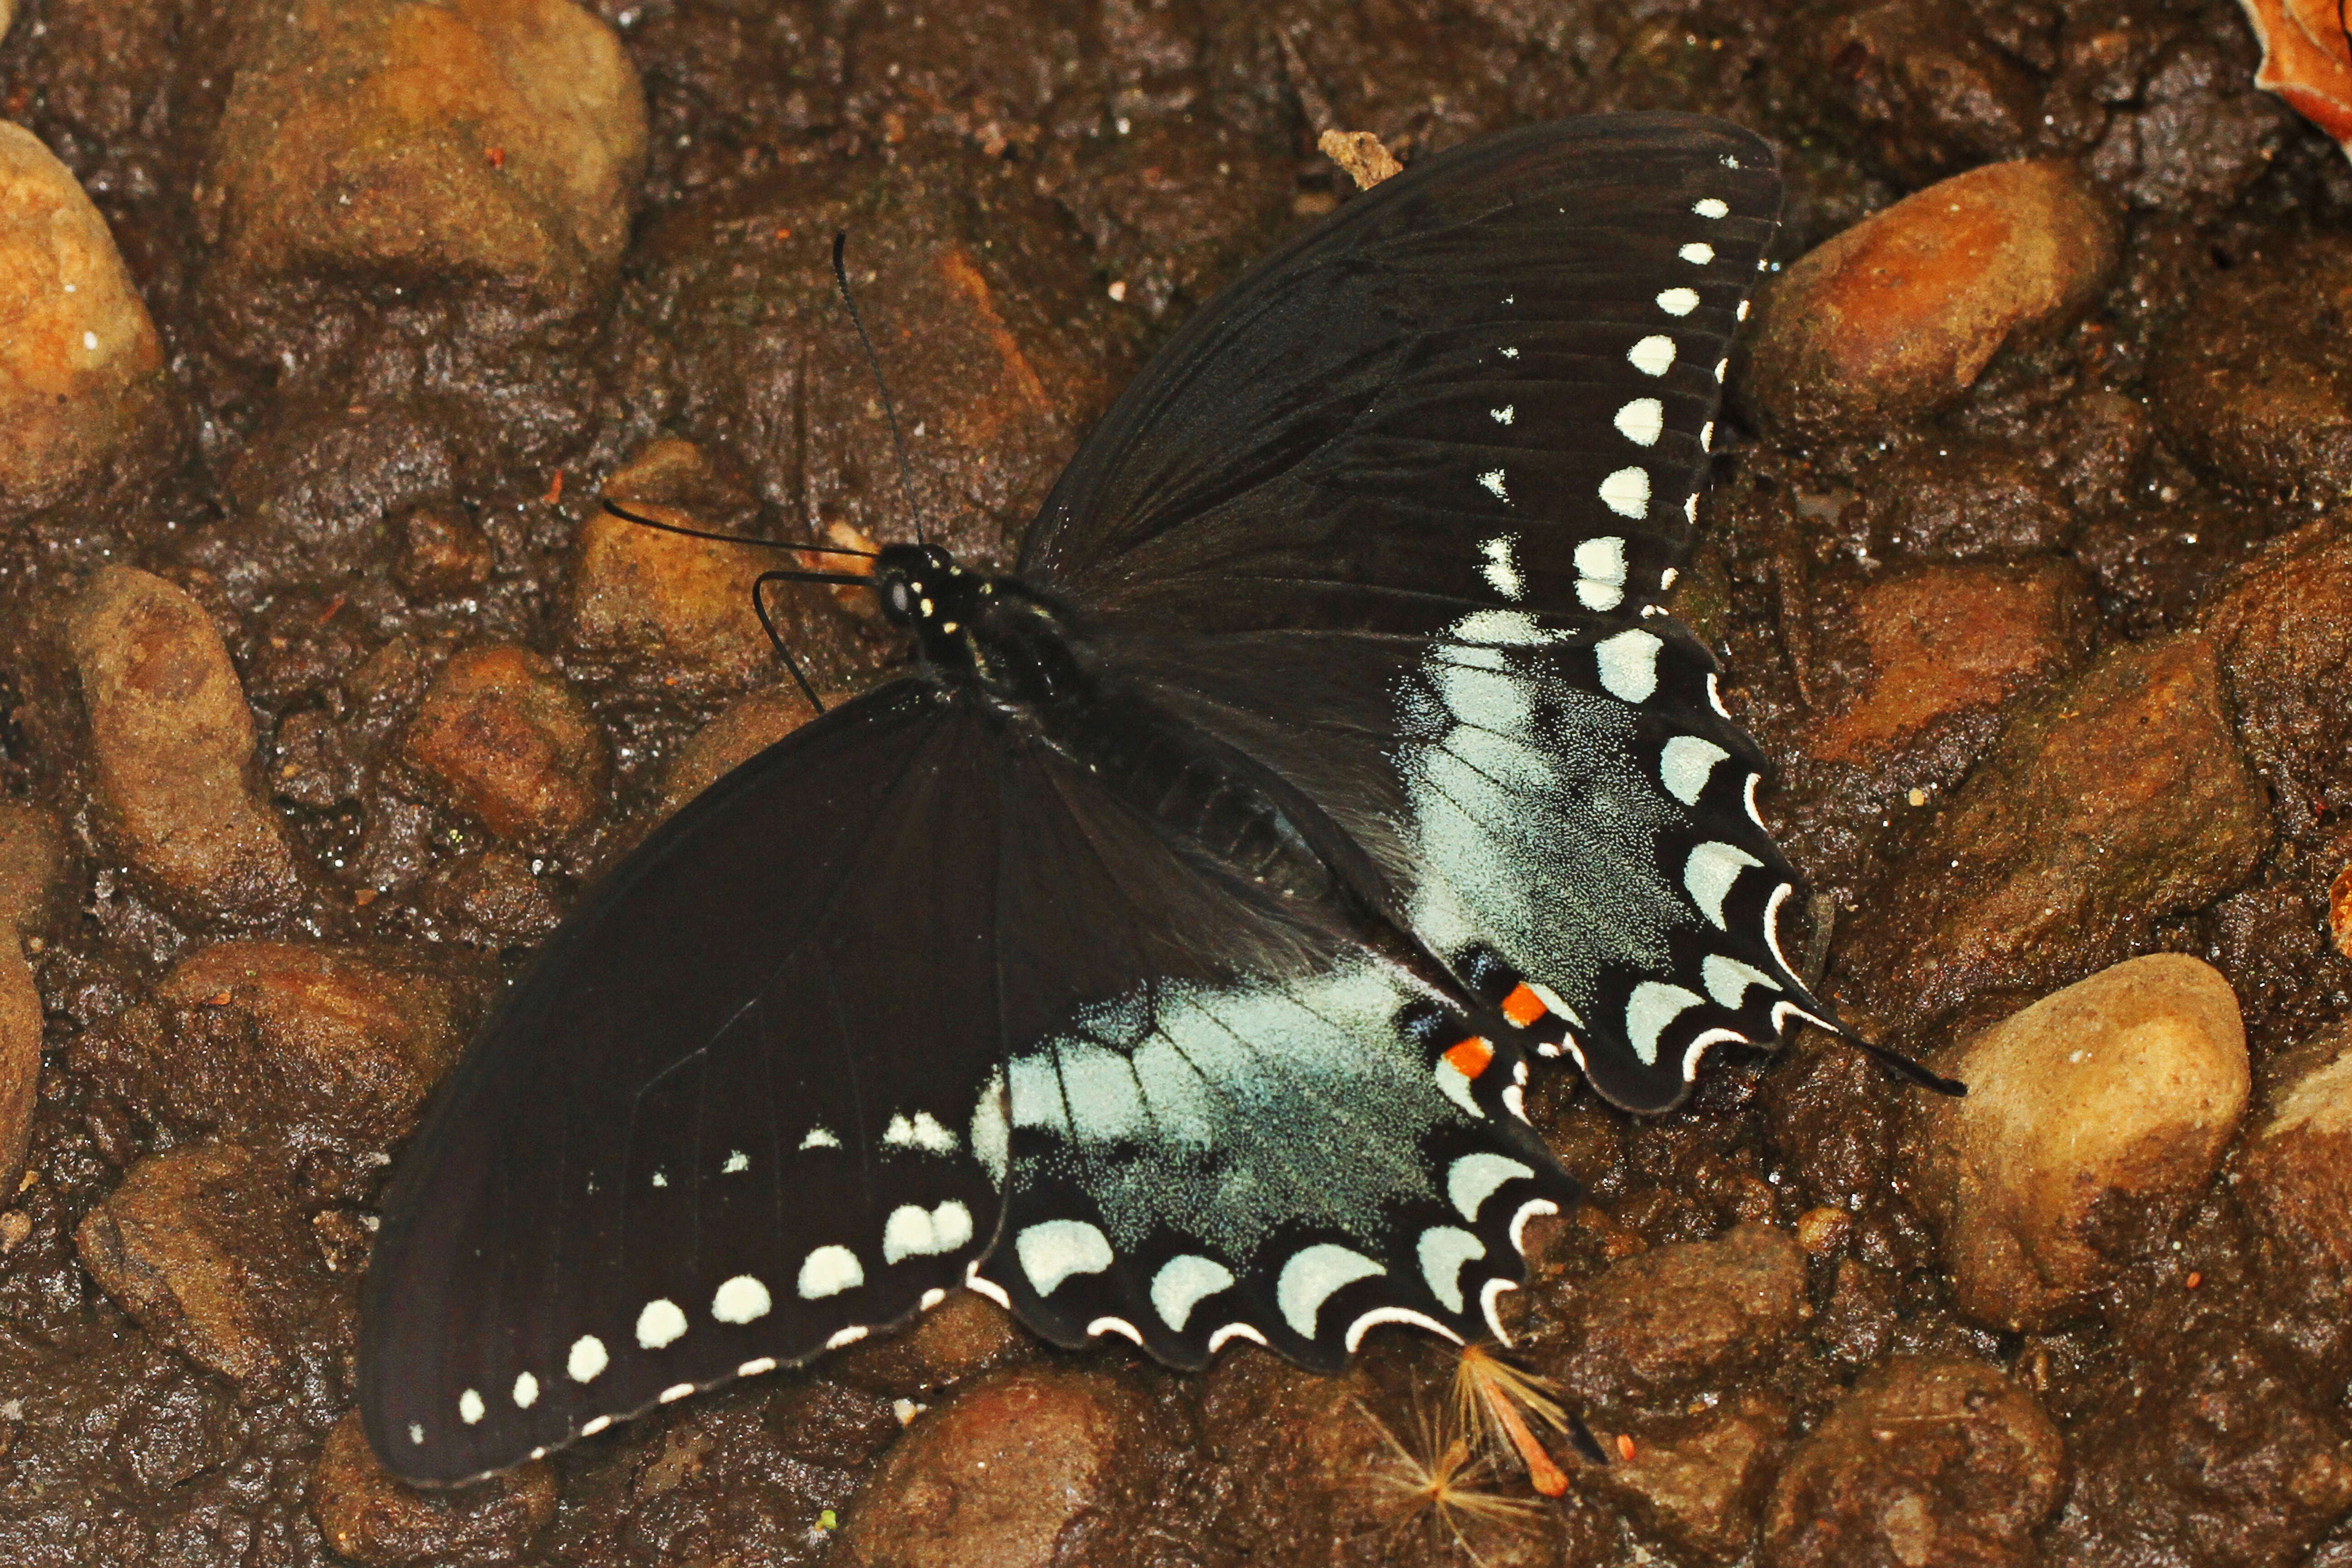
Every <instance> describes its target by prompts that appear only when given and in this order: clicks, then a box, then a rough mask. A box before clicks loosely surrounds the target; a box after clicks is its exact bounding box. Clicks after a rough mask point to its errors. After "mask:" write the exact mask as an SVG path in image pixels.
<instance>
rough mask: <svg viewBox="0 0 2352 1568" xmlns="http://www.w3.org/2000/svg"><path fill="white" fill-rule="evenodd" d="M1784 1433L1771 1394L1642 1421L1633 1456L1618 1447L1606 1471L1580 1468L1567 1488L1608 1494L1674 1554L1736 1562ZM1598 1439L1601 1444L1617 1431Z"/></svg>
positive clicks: (1784, 1421)
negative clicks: (1697, 1412)
mask: <svg viewBox="0 0 2352 1568" xmlns="http://www.w3.org/2000/svg"><path fill="white" fill-rule="evenodd" d="M1788 1429H1789V1410H1788V1407H1787V1406H1786V1405H1782V1404H1780V1403H1779V1402H1777V1401H1776V1400H1773V1399H1771V1398H1769V1397H1763V1398H1749V1399H1745V1400H1742V1401H1740V1402H1739V1403H1738V1405H1736V1406H1734V1407H1733V1408H1730V1409H1727V1410H1721V1411H1712V1412H1708V1413H1706V1414H1705V1415H1689V1416H1684V1417H1681V1418H1679V1419H1670V1420H1663V1421H1659V1420H1652V1421H1645V1422H1643V1423H1641V1424H1640V1426H1639V1435H1638V1436H1634V1440H1633V1445H1632V1447H1633V1452H1632V1453H1631V1454H1628V1453H1627V1452H1626V1451H1625V1450H1624V1448H1622V1447H1618V1448H1616V1449H1615V1451H1614V1452H1613V1453H1612V1456H1611V1459H1610V1463H1609V1464H1608V1465H1607V1466H1606V1467H1605V1468H1591V1469H1585V1470H1580V1471H1579V1472H1578V1473H1577V1477H1576V1480H1575V1482H1574V1483H1572V1484H1575V1485H1580V1486H1588V1487H1591V1488H1593V1489H1595V1490H1597V1491H1601V1492H1604V1493H1607V1494H1609V1495H1611V1496H1612V1497H1614V1498H1615V1499H1616V1500H1618V1501H1619V1502H1621V1503H1622V1505H1624V1506H1625V1507H1626V1508H1627V1509H1628V1510H1629V1511H1630V1512H1631V1513H1632V1514H1633V1517H1634V1518H1635V1520H1636V1521H1638V1522H1639V1523H1640V1524H1641V1525H1642V1526H1643V1529H1644V1531H1646V1532H1647V1533H1649V1534H1651V1535H1654V1536H1655V1537H1657V1538H1658V1539H1659V1540H1661V1541H1663V1542H1664V1543H1665V1544H1666V1545H1668V1546H1670V1547H1672V1548H1674V1549H1675V1550H1676V1551H1679V1552H1689V1553H1691V1554H1692V1555H1694V1556H1696V1557H1700V1558H1703V1559H1706V1560H1710V1561H1717V1562H1737V1561H1738V1560H1739V1559H1740V1558H1741V1557H1742V1556H1744V1555H1745V1554H1746V1553H1747V1551H1748V1544H1749V1542H1751V1541H1752V1540H1753V1539H1754V1537H1755V1534H1756V1521H1757V1515H1758V1513H1759V1510H1761V1508H1762V1506H1763V1502H1764V1495H1765V1491H1766V1489H1767V1488H1768V1487H1769V1485H1770V1482H1771V1479H1772V1476H1773V1474H1774V1472H1775V1471H1776V1470H1777V1468H1779V1465H1780V1458H1781V1455H1782V1453H1783V1451H1784V1450H1785V1448H1786V1446H1787V1445H1786V1435H1787V1433H1788ZM1628 1435H1629V1436H1630V1435H1632V1434H1628ZM1599 1436H1600V1437H1601V1443H1602V1445H1603V1446H1604V1447H1607V1446H1609V1445H1610V1439H1611V1438H1612V1436H1616V1434H1613V1433H1607V1432H1604V1433H1601V1434H1599Z"/></svg>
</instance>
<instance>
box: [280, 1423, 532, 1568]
mask: <svg viewBox="0 0 2352 1568" xmlns="http://www.w3.org/2000/svg"><path fill="white" fill-rule="evenodd" d="M555 1503H556V1482H555V1472H554V1471H553V1470H552V1469H551V1468H549V1467H548V1465H547V1463H546V1461H545V1460H534V1461H533V1462H531V1463H530V1464H527V1465H524V1466H521V1467H520V1468H517V1469H512V1470H509V1471H507V1472H506V1473H505V1474H503V1475H499V1476H493V1477H492V1478H490V1479H488V1480H486V1481H479V1482H477V1483H475V1484H474V1485H472V1486H469V1487H458V1488H455V1489H449V1490H446V1491H429V1492H428V1491H419V1490H417V1489H415V1488H413V1487H406V1486H403V1485H402V1484H401V1483H400V1482H398V1481H396V1480H394V1479H393V1478H392V1475H391V1473H390V1472H389V1471H387V1470H385V1469H384V1468H383V1466H382V1465H380V1464H378V1463H377V1462H376V1457H375V1455H374V1453H373V1451H372V1450H371V1449H370V1448H369V1447H368V1443H367V1435H366V1434H365V1433H364V1432H362V1431H361V1430H360V1417H359V1412H357V1411H353V1412H352V1413H351V1414H350V1415H346V1416H344V1417H343V1418H342V1419H341V1421H338V1422H337V1423H335V1428H334V1430H333V1431H331V1432H330V1433H328V1434H327V1441H326V1446H325V1447H322V1448H320V1451H319V1462H318V1464H317V1465H316V1466H315V1467H314V1468H312V1469H311V1471H310V1512H311V1516H312V1517H313V1518H315V1519H316V1520H317V1521H319V1529H320V1532H321V1533H322V1534H324V1535H325V1536H326V1538H327V1544H328V1545H330V1546H331V1547H333V1548H334V1549H335V1552H336V1554H337V1555H338V1556H341V1557H344V1558H347V1559H349V1560H350V1561H352V1562H353V1563H360V1564H362V1568H406V1565H407V1564H411V1563H417V1564H424V1563H454V1562H463V1563H466V1564H467V1568H475V1565H476V1564H479V1568H500V1565H502V1564H505V1563H516V1562H520V1560H521V1559H522V1556H523V1554H524V1552H525V1551H526V1550H527V1549H528V1548H529V1547H530V1542H531V1538H532V1537H534V1536H536V1535H537V1534H538V1533H539V1532H540V1531H542V1530H545V1529H546V1528H547V1526H548V1524H549V1523H550V1522H551V1521H553V1519H554V1518H555Z"/></svg>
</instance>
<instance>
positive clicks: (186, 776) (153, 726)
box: [67, 566, 299, 918]
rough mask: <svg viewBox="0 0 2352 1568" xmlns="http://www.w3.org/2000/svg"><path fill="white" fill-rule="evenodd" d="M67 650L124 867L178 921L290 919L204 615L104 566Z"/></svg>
mask: <svg viewBox="0 0 2352 1568" xmlns="http://www.w3.org/2000/svg"><path fill="white" fill-rule="evenodd" d="M67 640H68V646H69V647H70V649H71V651H72V654H73V659H74V664H75V667H76V669H77V670H78V672H79V675H80V677H81V692H82V705H83V707H84V709H85V710H87V711H88V713H89V729H90V749H91V751H92V752H94V753H95V754H96V759H97V763H98V781H97V782H98V793H99V797H100V803H101V805H102V807H103V811H102V814H101V815H102V818H103V820H104V822H105V824H106V826H107V827H108V829H109V830H110V836H111V837H113V838H114V839H115V840H116V841H117V843H118V844H119V846H120V847H121V852H122V853H123V855H124V856H125V857H126V858H128V859H129V860H130V861H131V864H132V865H133V866H135V867H137V868H139V870H140V871H142V873H144V874H145V875H146V876H147V877H148V878H149V879H152V881H153V882H154V883H155V884H156V885H157V887H158V888H159V889H160V890H161V891H162V892H163V894H164V895H165V896H166V897H167V898H168V899H170V900H172V901H173V903H174V904H175V905H177V906H179V907H180V908H181V909H182V910H184V912H187V913H190V914H194V915H199V916H201V915H205V914H215V913H226V914H230V915H233V916H242V917H247V918H257V917H260V916H265V915H268V914H273V913H277V912H280V911H282V910H285V909H286V908H288V907H289V905H290V904H291V903H292V902H293V900H294V898H295V896H296V894H297V893H298V891H299V883H298V880H297V876H296V871H295V864H294V854H293V851H292V850H291V849H290V848H289V847H288V845H287V841H286V837H285V834H284V833H283V831H282V830H281V829H280V827H279V826H278V818H277V816H275V815H274V814H272V813H271V812H270V810H269V808H268V805H266V804H264V802H263V801H262V799H261V797H260V796H259V795H258V793H257V791H256V790H255V789H254V788H253V783H254V781H253V776H252V775H253V772H254V768H255V762H254V731H253V713H252V710H250V709H249V708H247V706H246V700H245V688H244V686H243V684H242V683H241V682H239V680H238V679H237V674H236V667H235V666H233V665H232V664H230V663H229V658H228V650H227V648H226V647H223V646H222V644H221V638H220V633H219V632H218V631H217V630H215V628H214V626H213V623H212V617H211V616H207V615H206V614H205V610H204V607H203V606H202V605H198V604H197V603H196V602H195V600H194V599H193V598H191V597H189V596H188V595H187V594H185V593H184V592H183V591H182V590H180V589H179V588H176V587H174V586H173V584H169V583H166V582H165V581H163V579H162V578H160V577H155V576H151V575H150V574H147V573H144V572H140V571H135V570H133V569H132V568H131V567H128V566H110V567H108V568H106V569H105V570H104V571H102V572H100V573H99V574H98V575H97V577H96V578H95V579H94V580H93V581H92V582H91V583H90V584H89V587H88V588H87V589H85V590H84V591H83V592H82V594H81V596H80V597H79V599H77V600H76V601H75V602H74V604H73V606H72V609H71V612H70V614H69V615H68V621H67Z"/></svg>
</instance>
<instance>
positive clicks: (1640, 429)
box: [1616, 397, 1666, 447]
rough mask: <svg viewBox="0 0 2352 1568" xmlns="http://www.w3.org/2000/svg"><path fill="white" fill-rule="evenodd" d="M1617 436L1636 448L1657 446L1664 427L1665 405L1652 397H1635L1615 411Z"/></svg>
mask: <svg viewBox="0 0 2352 1568" xmlns="http://www.w3.org/2000/svg"><path fill="white" fill-rule="evenodd" d="M1616 424H1617V434H1619V435H1620V436H1622V437H1625V439H1627V440H1628V441H1631V442H1633V445H1635V446H1636V447H1654V446H1655V445H1657V440H1658V433H1659V432H1660V431H1662V430H1664V428H1665V427H1666V405H1664V404H1663V403H1661V402H1659V401H1658V400H1657V399H1656V398H1654V397H1637V398H1635V399H1633V402H1631V403H1628V404H1627V405H1625V406H1624V407H1622V408H1620V409H1619V410H1618V411H1617V419H1616Z"/></svg>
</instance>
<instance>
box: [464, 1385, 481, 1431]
mask: <svg viewBox="0 0 2352 1568" xmlns="http://www.w3.org/2000/svg"><path fill="white" fill-rule="evenodd" d="M486 1408H487V1406H485V1405H483V1404H482V1396H481V1394H479V1393H478V1392H477V1391H475V1390H473V1389H470V1388H469V1389H467V1390H466V1392H465V1393H463V1394H459V1395H457V1419H458V1420H460V1421H463V1422H464V1423H465V1424H466V1425H467V1426H472V1425H473V1424H474V1423H475V1422H477V1421H479V1420H480V1419H481V1418H482V1412H483V1411H484V1410H485V1409H486Z"/></svg>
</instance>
